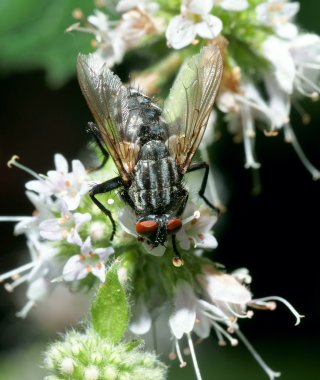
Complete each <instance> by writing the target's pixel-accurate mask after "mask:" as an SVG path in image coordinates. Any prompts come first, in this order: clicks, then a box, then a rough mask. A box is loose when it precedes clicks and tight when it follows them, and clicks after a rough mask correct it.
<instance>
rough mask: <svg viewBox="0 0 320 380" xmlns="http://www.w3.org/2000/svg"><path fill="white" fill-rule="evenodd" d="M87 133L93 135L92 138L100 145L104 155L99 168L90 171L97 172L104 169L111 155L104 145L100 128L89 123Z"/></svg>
mask: <svg viewBox="0 0 320 380" xmlns="http://www.w3.org/2000/svg"><path fill="white" fill-rule="evenodd" d="M87 132H89V133H91V134H92V137H93V138H94V140H95V142H96V144H97V145H98V147H99V149H100V150H101V153H102V154H103V160H102V162H101V164H100V165H99V166H97V167H96V168H93V169H90V171H95V170H99V169H102V168H103V167H104V165H105V164H106V162H107V161H108V157H109V153H108V152H107V151H106V149H105V147H104V146H103V144H102V136H101V133H100V131H99V128H98V127H97V126H96V124H95V123H92V122H89V123H88V128H87Z"/></svg>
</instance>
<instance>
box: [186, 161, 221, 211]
mask: <svg viewBox="0 0 320 380" xmlns="http://www.w3.org/2000/svg"><path fill="white" fill-rule="evenodd" d="M200 169H205V172H204V176H203V179H202V183H201V187H200V190H199V195H200V197H201V198H202V199H203V200H204V201H205V203H206V204H207V205H208V206H209V207H210V208H212V209H213V210H214V211H216V212H217V213H218V214H219V213H220V211H219V209H217V207H215V206H214V205H213V204H212V203H211V202H210V201H209V200H208V198H207V197H206V196H205V195H204V193H205V191H206V187H207V182H208V177H209V165H208V164H207V163H206V162H204V161H203V162H193V163H191V164H190V166H189V168H188V170H187V173H190V172H194V171H196V170H200Z"/></svg>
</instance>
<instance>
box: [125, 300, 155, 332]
mask: <svg viewBox="0 0 320 380" xmlns="http://www.w3.org/2000/svg"><path fill="white" fill-rule="evenodd" d="M151 324H152V320H151V315H150V313H149V311H148V309H147V307H146V305H145V302H144V298H143V296H140V297H139V298H138V300H137V302H136V304H135V308H134V315H133V318H132V322H131V324H130V330H131V331H132V332H133V333H134V334H135V335H144V334H146V333H147V332H148V331H150V328H151Z"/></svg>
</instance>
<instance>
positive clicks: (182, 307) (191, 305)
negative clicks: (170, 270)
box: [169, 281, 197, 339]
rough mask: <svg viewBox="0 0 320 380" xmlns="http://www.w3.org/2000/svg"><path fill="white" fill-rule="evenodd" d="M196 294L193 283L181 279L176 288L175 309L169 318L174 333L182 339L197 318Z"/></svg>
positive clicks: (190, 329)
mask: <svg viewBox="0 0 320 380" xmlns="http://www.w3.org/2000/svg"><path fill="white" fill-rule="evenodd" d="M196 300H197V299H196V296H195V294H194V292H193V289H192V287H191V285H190V284H189V283H188V282H186V281H179V282H178V283H177V285H176V288H175V299H174V311H173V313H172V315H171V316H170V318H169V326H170V329H171V331H172V333H173V335H174V336H175V337H176V338H177V339H181V338H182V336H183V334H189V333H190V332H191V331H192V329H193V326H194V323H195V320H196Z"/></svg>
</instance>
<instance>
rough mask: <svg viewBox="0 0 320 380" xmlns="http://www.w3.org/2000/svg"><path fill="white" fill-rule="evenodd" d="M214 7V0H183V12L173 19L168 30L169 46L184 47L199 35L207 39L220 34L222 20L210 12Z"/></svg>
mask: <svg viewBox="0 0 320 380" xmlns="http://www.w3.org/2000/svg"><path fill="white" fill-rule="evenodd" d="M212 7H213V0H205V1H201V2H197V1H194V0H184V1H182V5H181V14H180V15H178V16H175V17H173V18H172V19H171V21H170V23H169V25H168V28H167V30H166V38H167V43H168V46H169V47H173V48H174V49H182V48H183V47H185V46H188V45H190V44H191V43H192V42H193V41H194V40H195V38H196V36H197V35H199V36H200V37H202V38H206V39H213V38H215V37H216V36H218V35H219V34H220V32H221V30H222V22H221V20H220V19H219V18H218V17H216V16H213V15H211V14H210V11H211V9H212Z"/></svg>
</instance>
